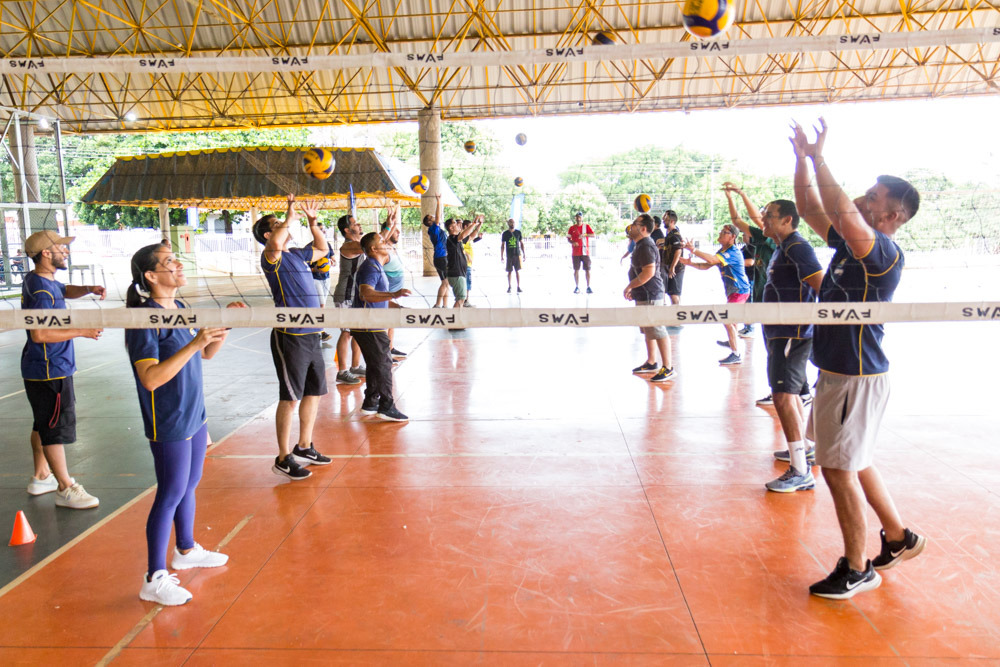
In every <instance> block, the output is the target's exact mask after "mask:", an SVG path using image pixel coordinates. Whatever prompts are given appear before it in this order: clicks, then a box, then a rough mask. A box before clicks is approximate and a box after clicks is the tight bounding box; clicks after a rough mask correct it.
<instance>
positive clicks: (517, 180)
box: [514, 176, 524, 187]
mask: <svg viewBox="0 0 1000 667" xmlns="http://www.w3.org/2000/svg"><path fill="white" fill-rule="evenodd" d="M514 185H516V186H517V187H521V186H522V185H524V179H523V178H521V177H520V176H518V177H517V178H515V179H514Z"/></svg>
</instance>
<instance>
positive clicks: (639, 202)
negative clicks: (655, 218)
mask: <svg viewBox="0 0 1000 667" xmlns="http://www.w3.org/2000/svg"><path fill="white" fill-rule="evenodd" d="M652 205H653V201H652V200H651V199H650V198H649V195H639V196H638V197H636V198H635V210H637V211H639V213H649V209H650V208H651V207H652Z"/></svg>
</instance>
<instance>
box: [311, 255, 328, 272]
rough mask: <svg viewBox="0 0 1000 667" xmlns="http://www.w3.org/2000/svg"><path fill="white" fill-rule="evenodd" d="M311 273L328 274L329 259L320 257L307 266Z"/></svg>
mask: <svg viewBox="0 0 1000 667" xmlns="http://www.w3.org/2000/svg"><path fill="white" fill-rule="evenodd" d="M309 268H310V269H312V271H313V273H320V274H323V273H330V259H329V258H327V257H320V258H319V259H317V260H316V261H315V262H313V263H312V264H310V265H309Z"/></svg>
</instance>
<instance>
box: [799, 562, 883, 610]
mask: <svg viewBox="0 0 1000 667" xmlns="http://www.w3.org/2000/svg"><path fill="white" fill-rule="evenodd" d="M881 585H882V577H880V576H879V574H878V572H876V571H875V568H874V567H872V562H871V561H868V562H867V563H866V567H865V571H864V572H858V571H857V570H852V569H851V564H850V563H849V562H848V561H847V559H846V558H844V557H841V558H840V560H838V561H837V567H835V568H834V569H833V572H831V573H830V576H828V577H827V578H826V579H824V580H823V581H817V582H816V583H815V584H813V585H812V586H810V587H809V592H810V593H812V594H813V595H816V596H818V597H821V598H829V599H831V600H846V599H848V598H852V597H854V596H855V595H857V594H858V593H863V592H864V591H870V590H872V589H874V588H878V587H879V586H881Z"/></svg>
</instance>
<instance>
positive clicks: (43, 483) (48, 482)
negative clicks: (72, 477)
mask: <svg viewBox="0 0 1000 667" xmlns="http://www.w3.org/2000/svg"><path fill="white" fill-rule="evenodd" d="M58 490H59V480H57V479H56V476H55V475H53V474H52V473H49V476H48V477H46V478H45V479H38V478H37V477H35V476H32V477H31V482H30V483H29V484H28V493H30V494H31V495H33V496H41V495H45V494H46V493H52V492H53V491H58Z"/></svg>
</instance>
